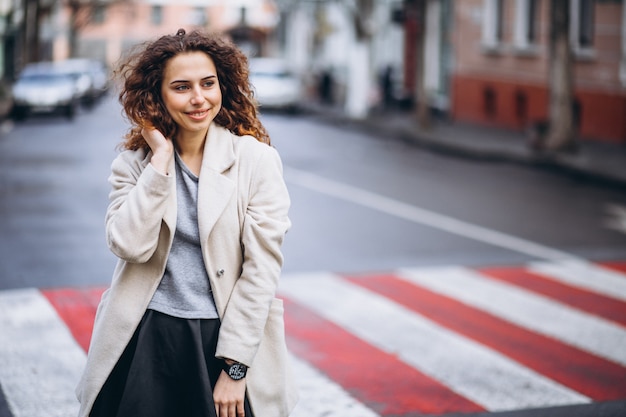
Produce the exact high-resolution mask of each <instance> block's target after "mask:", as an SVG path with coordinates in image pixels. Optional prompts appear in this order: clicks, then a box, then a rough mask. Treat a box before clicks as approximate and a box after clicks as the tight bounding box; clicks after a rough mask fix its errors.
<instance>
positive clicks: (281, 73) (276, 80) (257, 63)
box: [249, 58, 302, 111]
mask: <svg viewBox="0 0 626 417" xmlns="http://www.w3.org/2000/svg"><path fill="white" fill-rule="evenodd" d="M249 65H250V83H251V84H252V86H253V89H254V92H255V97H256V99H257V101H258V103H259V106H260V108H261V109H265V108H271V109H283V110H288V111H297V110H298V107H299V105H300V102H301V100H302V81H301V80H300V78H299V77H298V76H296V75H295V74H294V73H293V72H292V71H290V69H289V67H288V65H287V63H286V62H285V61H284V60H282V59H277V58H251V59H250V61H249Z"/></svg>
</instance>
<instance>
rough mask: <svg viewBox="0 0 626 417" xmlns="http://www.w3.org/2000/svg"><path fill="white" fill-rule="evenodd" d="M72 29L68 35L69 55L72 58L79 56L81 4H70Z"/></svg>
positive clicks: (70, 28)
mask: <svg viewBox="0 0 626 417" xmlns="http://www.w3.org/2000/svg"><path fill="white" fill-rule="evenodd" d="M69 6H70V27H69V33H68V37H69V39H68V44H69V54H70V57H71V58H75V57H76V56H78V27H79V24H80V23H79V16H78V14H79V13H80V8H81V6H80V4H79V3H78V2H74V1H72V2H70V4H69Z"/></svg>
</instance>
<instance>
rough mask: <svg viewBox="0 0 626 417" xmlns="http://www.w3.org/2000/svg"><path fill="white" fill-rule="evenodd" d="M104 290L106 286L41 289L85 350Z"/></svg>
mask: <svg viewBox="0 0 626 417" xmlns="http://www.w3.org/2000/svg"><path fill="white" fill-rule="evenodd" d="M103 291H104V288H87V289H70V288H66V289H58V290H42V291H41V292H42V294H43V295H44V296H45V297H46V298H47V299H48V301H49V302H50V304H52V306H53V307H54V308H55V310H56V311H57V313H58V314H59V316H60V317H61V319H63V321H64V322H65V324H66V325H67V327H68V328H69V329H70V332H71V333H72V335H73V336H74V338H75V339H76V341H77V342H78V344H79V345H80V346H81V347H82V348H83V349H84V350H85V352H86V351H87V349H88V348H89V342H90V340H91V332H92V330H93V320H94V318H95V316H96V309H97V307H98V303H99V302H100V296H101V295H102V292H103Z"/></svg>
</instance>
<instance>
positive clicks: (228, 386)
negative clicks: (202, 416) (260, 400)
mask: <svg viewBox="0 0 626 417" xmlns="http://www.w3.org/2000/svg"><path fill="white" fill-rule="evenodd" d="M245 396H246V383H245V380H239V381H233V380H232V379H230V377H229V376H228V375H226V373H225V372H223V371H222V373H221V374H220V376H219V378H218V379H217V383H216V384H215V388H214V389H213V402H214V403H215V412H216V413H217V417H244V416H245V409H244V406H243V403H244V398H245Z"/></svg>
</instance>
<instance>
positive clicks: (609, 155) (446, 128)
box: [305, 103, 626, 186]
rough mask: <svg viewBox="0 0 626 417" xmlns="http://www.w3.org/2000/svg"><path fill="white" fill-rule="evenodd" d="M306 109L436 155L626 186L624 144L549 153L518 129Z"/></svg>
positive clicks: (395, 114) (401, 115) (588, 144)
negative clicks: (428, 123) (423, 123)
mask: <svg viewBox="0 0 626 417" xmlns="http://www.w3.org/2000/svg"><path fill="white" fill-rule="evenodd" d="M305 111H306V112H307V113H309V114H311V115H313V117H318V118H320V119H322V120H325V121H327V122H329V123H333V124H339V125H343V126H350V127H353V128H356V129H362V130H364V131H366V132H369V133H371V134H374V135H378V136H383V135H384V136H386V137H395V138H397V139H401V140H405V141H407V142H410V143H414V144H415V145H417V146H421V147H423V148H426V149H430V150H433V151H437V152H441V153H446V154H450V155H455V156H460V157H466V158H472V159H476V160H484V161H503V162H515V163H522V164H526V165H533V166H540V167H545V168H552V169H558V170H560V171H562V172H564V173H566V174H569V175H572V176H578V177H582V178H588V179H594V180H599V181H605V182H609V183H613V184H616V185H623V186H626V144H615V143H606V142H599V141H589V140H587V141H579V149H578V151H577V152H571V153H567V152H563V153H559V154H553V155H548V154H545V153H540V152H537V151H533V150H532V149H530V147H529V146H528V137H527V136H526V133H525V132H520V131H514V130H508V129H502V128H491V127H484V126H479V125H474V124H468V123H459V122H449V121H444V120H433V127H432V128H431V129H430V130H428V131H426V130H423V129H421V128H420V127H419V126H418V125H417V122H416V120H415V118H414V116H413V114H412V113H410V112H399V111H386V112H382V113H378V114H376V113H372V114H371V115H370V116H368V117H367V119H365V120H354V119H350V118H348V117H347V116H345V115H344V114H343V111H342V110H341V109H337V108H325V107H323V106H321V105H319V104H315V103H314V104H309V105H307V106H306V110H305Z"/></svg>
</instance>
